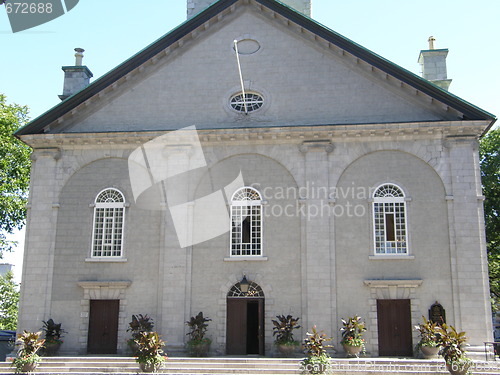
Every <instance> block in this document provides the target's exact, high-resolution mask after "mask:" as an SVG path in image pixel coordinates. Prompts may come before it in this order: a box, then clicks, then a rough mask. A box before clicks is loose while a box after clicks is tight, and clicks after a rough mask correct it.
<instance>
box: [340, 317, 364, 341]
mask: <svg viewBox="0 0 500 375" xmlns="http://www.w3.org/2000/svg"><path fill="white" fill-rule="evenodd" d="M342 324H343V327H342V328H340V331H341V332H342V341H341V343H342V344H345V345H351V346H364V342H365V340H363V339H362V336H363V333H364V332H365V331H366V327H365V323H364V322H363V321H361V317H359V316H357V315H354V316H353V317H352V318H349V319H348V320H345V319H342Z"/></svg>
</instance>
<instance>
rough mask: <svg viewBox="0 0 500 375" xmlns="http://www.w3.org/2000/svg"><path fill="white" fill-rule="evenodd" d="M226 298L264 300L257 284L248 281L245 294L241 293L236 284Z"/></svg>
mask: <svg viewBox="0 0 500 375" xmlns="http://www.w3.org/2000/svg"><path fill="white" fill-rule="evenodd" d="M227 296H228V297H231V298H264V291H263V290H262V288H261V287H260V285H259V284H257V283H254V282H253V281H250V282H249V285H248V292H247V293H244V292H242V291H241V285H240V283H236V284H234V285H233V286H232V288H231V289H230V290H229V292H228V293H227Z"/></svg>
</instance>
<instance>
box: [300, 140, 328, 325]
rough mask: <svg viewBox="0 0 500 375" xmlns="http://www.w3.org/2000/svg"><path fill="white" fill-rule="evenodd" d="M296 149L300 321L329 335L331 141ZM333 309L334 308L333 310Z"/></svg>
mask: <svg viewBox="0 0 500 375" xmlns="http://www.w3.org/2000/svg"><path fill="white" fill-rule="evenodd" d="M299 149H300V151H301V152H302V153H303V154H304V170H305V181H303V188H302V189H301V190H302V191H304V192H305V194H306V196H301V204H303V205H304V209H303V211H302V212H303V215H302V220H301V224H302V226H303V231H304V242H303V243H302V245H303V248H302V252H303V257H302V260H303V263H304V264H303V277H302V283H303V293H304V299H305V301H304V302H305V304H304V305H303V306H304V307H303V308H304V310H303V316H305V318H304V323H305V324H306V325H307V330H310V329H311V327H312V326H313V325H316V326H317V328H318V329H319V330H324V331H325V333H327V334H328V335H332V333H333V332H331V330H333V326H332V316H331V312H332V307H335V306H333V305H332V304H334V301H335V298H333V293H332V291H333V290H334V286H333V283H334V280H335V278H334V276H333V272H334V268H333V267H332V249H331V243H333V242H334V241H333V240H334V239H333V238H331V235H329V233H330V232H331V224H330V220H332V219H333V218H332V217H331V215H330V212H331V206H330V204H329V197H328V190H329V189H328V186H329V181H328V180H329V178H328V170H329V167H328V165H329V154H330V152H331V151H332V150H333V145H332V144H331V143H330V142H329V141H310V142H303V143H302V144H301V145H300V147H299ZM333 311H335V309H334V310H333Z"/></svg>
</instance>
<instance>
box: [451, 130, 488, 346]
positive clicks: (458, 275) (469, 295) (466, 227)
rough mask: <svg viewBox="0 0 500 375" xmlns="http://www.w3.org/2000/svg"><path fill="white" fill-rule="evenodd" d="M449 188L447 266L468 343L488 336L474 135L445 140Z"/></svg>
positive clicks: (458, 319) (485, 264) (459, 323)
mask: <svg viewBox="0 0 500 375" xmlns="http://www.w3.org/2000/svg"><path fill="white" fill-rule="evenodd" d="M446 146H447V151H448V157H449V166H450V175H451V176H453V177H452V181H451V192H450V193H449V195H448V196H447V201H448V214H449V222H450V229H449V230H450V240H451V244H450V250H451V266H452V272H453V274H454V277H453V280H452V283H453V294H454V295H453V300H454V306H453V307H454V322H450V323H452V324H454V325H456V326H457V329H460V330H464V331H466V332H467V336H468V337H469V343H470V344H472V345H482V344H483V342H484V341H491V340H492V320H491V306H490V303H489V281H488V262H487V255H486V240H485V234H484V215H483V197H482V193H481V180H480V170H479V156H478V151H477V147H478V142H477V140H476V139H475V138H474V137H450V138H448V139H447V140H446Z"/></svg>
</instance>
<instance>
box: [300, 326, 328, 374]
mask: <svg viewBox="0 0 500 375" xmlns="http://www.w3.org/2000/svg"><path fill="white" fill-rule="evenodd" d="M306 335H307V337H306V338H305V339H304V341H303V342H302V347H303V348H304V353H305V354H306V358H305V359H303V360H302V362H301V367H302V369H303V373H306V374H324V373H326V372H327V371H329V369H330V367H331V366H330V355H329V354H328V352H327V351H326V350H327V349H328V348H333V346H332V345H328V344H325V342H327V341H331V340H332V338H331V337H328V336H327V335H326V334H325V333H322V332H318V330H317V329H316V326H313V327H312V330H311V333H309V332H307V333H306Z"/></svg>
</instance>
